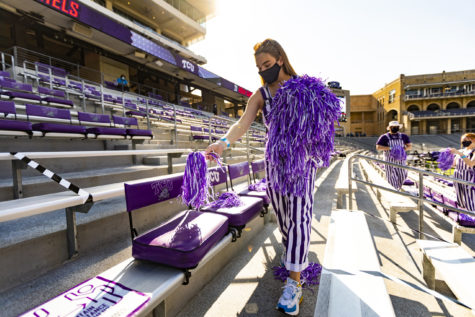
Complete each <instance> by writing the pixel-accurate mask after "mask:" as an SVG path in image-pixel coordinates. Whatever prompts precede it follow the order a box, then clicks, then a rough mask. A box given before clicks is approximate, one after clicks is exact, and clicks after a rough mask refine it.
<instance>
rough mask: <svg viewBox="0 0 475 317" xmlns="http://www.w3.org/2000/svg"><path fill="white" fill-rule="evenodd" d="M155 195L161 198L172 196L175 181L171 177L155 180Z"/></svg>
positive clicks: (153, 188) (152, 185) (153, 185)
mask: <svg viewBox="0 0 475 317" xmlns="http://www.w3.org/2000/svg"><path fill="white" fill-rule="evenodd" d="M151 187H152V190H153V193H154V195H155V196H156V197H157V198H158V199H159V200H166V199H168V198H169V197H170V194H171V191H172V190H173V182H172V181H171V180H169V179H167V180H159V181H155V182H153V183H152V184H151Z"/></svg>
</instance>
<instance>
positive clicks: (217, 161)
mask: <svg viewBox="0 0 475 317" xmlns="http://www.w3.org/2000/svg"><path fill="white" fill-rule="evenodd" d="M209 155H210V156H211V157H212V158H213V159H214V161H215V162H216V163H217V164H218V166H219V167H221V168H224V167H223V163H222V162H221V157H220V156H219V155H218V153H216V152H210V153H209Z"/></svg>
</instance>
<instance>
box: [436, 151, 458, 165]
mask: <svg viewBox="0 0 475 317" xmlns="http://www.w3.org/2000/svg"><path fill="white" fill-rule="evenodd" d="M437 162H438V163H439V168H440V169H441V170H442V171H447V170H449V169H450V168H451V167H452V165H453V164H454V155H453V154H452V152H450V149H448V148H447V149H444V150H441V151H440V153H439V158H438V159H437Z"/></svg>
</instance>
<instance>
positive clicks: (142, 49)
mask: <svg viewBox="0 0 475 317" xmlns="http://www.w3.org/2000/svg"><path fill="white" fill-rule="evenodd" d="M2 2H3V3H4V5H2V7H4V8H7V9H10V11H12V12H15V13H17V14H23V15H27V16H29V17H31V18H33V19H35V20H37V21H38V22H40V23H43V24H45V25H46V26H48V27H51V28H53V29H56V30H62V31H64V32H65V33H66V34H68V35H70V36H73V37H76V38H79V39H81V40H83V41H86V42H88V43H91V44H93V45H96V46H98V47H101V48H103V49H105V50H108V51H110V52H112V53H114V54H117V55H121V56H124V57H126V58H128V59H131V60H134V61H136V62H138V63H141V64H143V65H146V66H147V67H149V68H153V69H156V70H158V71H161V72H164V73H166V74H169V75H171V76H174V77H176V78H179V79H183V80H185V81H188V82H194V83H195V84H197V85H199V86H201V87H203V88H206V89H209V90H211V91H215V92H217V93H219V94H222V95H224V96H227V97H230V98H233V99H237V100H239V99H242V98H246V97H249V96H250V95H251V94H252V92H250V91H249V90H247V89H245V88H243V87H240V86H239V85H237V84H235V83H233V82H231V81H229V80H226V79H225V78H222V77H220V76H219V75H217V74H214V73H212V72H210V71H208V70H206V69H204V68H203V67H201V66H200V65H198V61H199V56H197V55H195V54H194V53H193V52H191V51H190V50H187V49H186V48H184V47H183V46H181V45H179V44H178V43H174V42H173V41H172V40H169V39H168V40H167V38H166V37H164V36H160V35H159V34H158V33H153V32H151V31H150V30H147V29H146V28H144V27H141V26H139V25H137V24H134V23H132V22H131V21H129V20H127V19H125V18H123V17H121V16H120V15H118V14H115V13H114V12H112V11H110V10H107V9H105V8H104V7H103V6H101V5H99V4H97V3H94V2H92V1H90V0H74V1H73V0H57V1H49V0H25V1H16V0H2ZM154 2H156V1H155V0H154ZM161 2H164V1H161ZM192 2H193V1H192ZM208 2H209V1H208ZM193 3H194V2H193Z"/></svg>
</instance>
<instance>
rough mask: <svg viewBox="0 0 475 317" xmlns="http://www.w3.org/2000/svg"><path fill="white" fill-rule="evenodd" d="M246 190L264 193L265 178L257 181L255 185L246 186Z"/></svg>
mask: <svg viewBox="0 0 475 317" xmlns="http://www.w3.org/2000/svg"><path fill="white" fill-rule="evenodd" d="M248 189H249V190H251V191H255V192H265V191H266V189H267V184H266V179H265V177H264V178H263V179H261V180H260V181H258V182H257V183H256V184H251V185H249V186H248Z"/></svg>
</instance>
